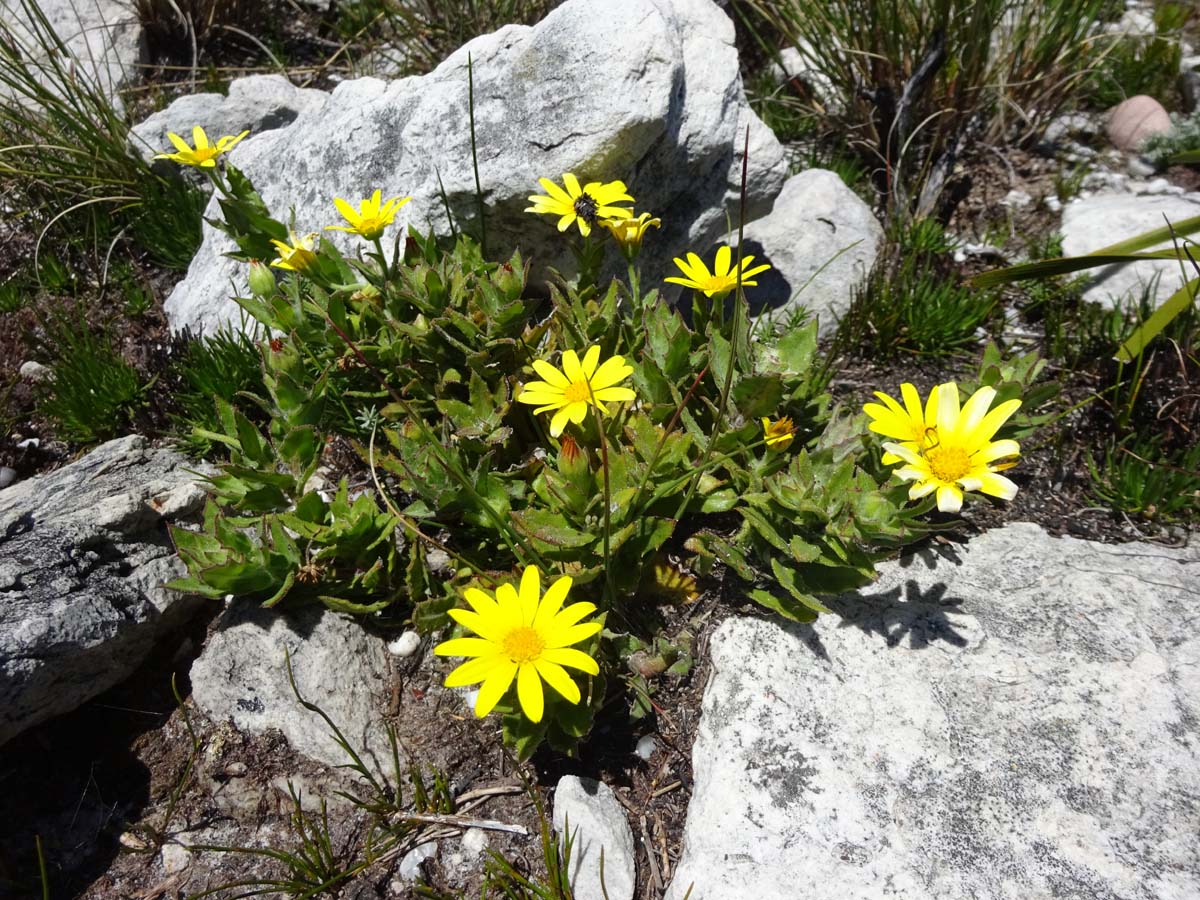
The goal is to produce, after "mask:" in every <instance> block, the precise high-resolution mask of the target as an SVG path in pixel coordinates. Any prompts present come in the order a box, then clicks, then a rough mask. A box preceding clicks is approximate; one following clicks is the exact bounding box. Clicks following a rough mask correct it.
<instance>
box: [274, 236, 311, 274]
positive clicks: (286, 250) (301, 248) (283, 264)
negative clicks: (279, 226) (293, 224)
mask: <svg viewBox="0 0 1200 900" xmlns="http://www.w3.org/2000/svg"><path fill="white" fill-rule="evenodd" d="M315 237H316V234H306V235H304V236H303V237H300V236H299V235H297V234H296V232H294V231H289V232H288V240H289V242H290V243H287V244H285V243H284V242H283V241H277V240H275V239H274V238H272V239H271V243H272V244H274V245H275V249H276V250H278V251H279V257H278V258H277V259H275V260H272V262H271V265H273V266H274V267H275V268H277V269H287V270H289V271H291V272H305V271H307V270H308V269H309V268H310V267H311V266H312V265H313V263H315V262H316V261H317V254H315V253H314V252H313V239H314V238H315Z"/></svg>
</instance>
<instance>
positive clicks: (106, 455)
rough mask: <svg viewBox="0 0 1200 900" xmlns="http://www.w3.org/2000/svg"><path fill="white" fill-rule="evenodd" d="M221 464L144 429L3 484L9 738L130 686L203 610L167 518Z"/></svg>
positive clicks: (4, 682)
mask: <svg viewBox="0 0 1200 900" xmlns="http://www.w3.org/2000/svg"><path fill="white" fill-rule="evenodd" d="M196 470H200V471H209V469H208V467H207V466H204V465H202V464H197V463H195V462H193V461H191V460H188V459H187V458H186V457H184V456H182V455H181V454H179V453H176V452H174V451H172V450H164V449H158V448H154V447H151V446H150V445H149V443H148V442H147V440H146V439H145V438H144V437H141V436H140V435H130V436H128V437H124V438H120V439H118V440H115V441H109V442H108V443H106V444H102V445H101V446H99V447H97V448H96V449H95V450H93V451H92V452H91V453H89V454H87V455H86V456H84V457H82V458H81V459H79V460H76V461H75V462H73V463H71V464H70V465H68V466H64V467H63V468H61V469H58V470H56V471H54V472H50V473H49V474H46V475H40V476H38V477H36V478H30V479H27V480H25V481H21V482H18V483H16V484H13V485H11V486H9V487H7V488H5V489H4V490H3V492H0V744H4V743H5V742H6V741H8V740H9V739H10V738H12V737H14V736H15V735H17V734H19V733H20V732H22V731H24V730H25V729H27V728H30V727H32V726H34V725H37V724H39V723H40V722H43V721H45V720H46V719H49V718H51V717H53V716H57V715H61V714H62V713H66V712H70V711H71V710H73V709H75V708H76V707H78V706H80V705H81V704H83V703H85V702H86V701H88V700H90V699H91V698H93V697H95V696H96V695H98V694H101V693H103V692H104V691H106V690H108V689H109V688H110V687H113V686H114V685H116V684H118V683H119V682H121V681H122V680H124V679H125V678H127V677H128V676H129V675H131V674H132V673H133V671H134V670H135V669H136V668H137V667H138V666H139V665H140V664H141V662H142V661H143V660H144V659H145V658H146V656H147V655H148V654H149V653H150V651H151V650H152V649H153V648H154V647H155V645H156V644H157V642H158V641H159V640H161V639H162V637H163V635H165V634H167V633H169V632H170V631H172V630H173V629H177V628H178V627H179V626H180V625H182V624H183V623H184V622H186V621H187V619H188V618H189V617H190V616H191V615H192V614H194V613H195V612H196V611H197V609H198V608H199V604H200V602H201V601H200V600H199V599H198V598H196V597H192V596H188V595H185V594H180V593H177V592H175V591H168V590H167V589H165V588H164V587H163V583H164V582H166V581H169V580H171V579H172V578H177V577H179V576H181V575H183V574H185V570H184V567H183V564H182V563H181V562H179V560H178V559H177V558H176V556H175V551H174V548H173V547H172V546H171V542H170V540H169V539H168V538H167V535H166V532H165V529H164V528H163V521H164V519H165V520H172V519H182V518H184V517H186V516H188V515H190V514H192V513H194V512H197V511H198V510H199V508H200V507H201V505H202V504H203V500H204V496H205V493H204V489H203V487H202V484H201V481H200V478H199V476H198V475H197V474H195V472H196Z"/></svg>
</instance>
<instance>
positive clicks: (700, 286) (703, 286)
mask: <svg viewBox="0 0 1200 900" xmlns="http://www.w3.org/2000/svg"><path fill="white" fill-rule="evenodd" d="M732 260H733V251H732V250H731V249H730V248H729V247H726V246H722V247H718V248H717V256H716V259H714V260H713V270H712V272H709V271H708V266H706V265H704V260H702V259H701V258H700V257H699V256H697V255H696V254H695V253H689V254H688V255H687V262H684V261H683V260H682V259H678V258H676V260H675V265H677V266H679V268H680V269H681V270H682V271H683V274H684V275H686V276H687V277H686V278H679V277H672V278H666V279H664V281H669V282H671V283H672V284H682V285H683V286H684V287H689V288H692V289H693V290H696V291H703V292H704V296H706V297H717V296H723V295H724V294H728V293H729V292H730V291H732V290H733V289H734V288H735V287H737V283H738V273H737V266H736V265H732ZM752 262H754V257H753V256H745V257H743V258H742V284H743V286H745V285H749V286H750V287H754V286H755V285H757V284H758V282H756V281H751V280H750V279H751V278H753V277H754V276H755V275H758V274H759V273H761V272H765V271H767V270H768V269H769V268H771V267H770V266H768V265H761V266H755V267H754V268H753V269H751V268H750V263H752Z"/></svg>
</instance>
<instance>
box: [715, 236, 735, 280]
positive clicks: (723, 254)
mask: <svg viewBox="0 0 1200 900" xmlns="http://www.w3.org/2000/svg"><path fill="white" fill-rule="evenodd" d="M732 258H733V251H732V250H730V249H729V246H728V245H727V244H722V245H721V246H720V247H718V248H717V258H716V259H714V260H713V274H714V275H716V276H717V277H718V278H724V277H725V276H726V275H728V274H729V262H730V260H731V259H732Z"/></svg>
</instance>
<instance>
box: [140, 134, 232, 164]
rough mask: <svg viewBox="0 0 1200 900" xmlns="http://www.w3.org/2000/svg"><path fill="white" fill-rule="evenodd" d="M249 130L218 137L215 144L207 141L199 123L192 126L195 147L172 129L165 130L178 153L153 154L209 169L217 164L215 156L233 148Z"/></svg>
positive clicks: (206, 136)
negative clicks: (234, 134) (235, 134)
mask: <svg viewBox="0 0 1200 900" xmlns="http://www.w3.org/2000/svg"><path fill="white" fill-rule="evenodd" d="M249 133H250V132H249V131H243V132H242V133H241V134H239V135H238V136H237V137H233V136H232V135H226V136H225V137H223V138H220V139H219V140H218V141H217V142H216V144H210V143H209V142H208V135H207V134H205V133H204V129H203V128H201V127H200V126H199V125H197V126H195V127H194V128H192V143H193V144H195V145H196V146H195V148H193V147H191V146H190V145H189V144H188V142H187V141H185V140H184V139H183V138H181V137H180V136H179V135H177V134H176V133H175V132H173V131H168V132H167V137H168V138H169V139H170V141H171V143H172V144H174V145H175V149H176V150H177V151H179V152H178V153H158V154H155V156H154V158H155V159H170V160H174V161H175V162H177V163H179V164H180V165H184V166H197V167H199V168H201V169H211V168H213V167H215V166H216V164H217V157H218V156H220V155H221V154H222V153H228V152H229V151H230V150H232V149H233V148H234V145H235V144H237V142H238V141H240V140H241V139H242V138H244V137H245V136H246V135H248V134H249Z"/></svg>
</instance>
